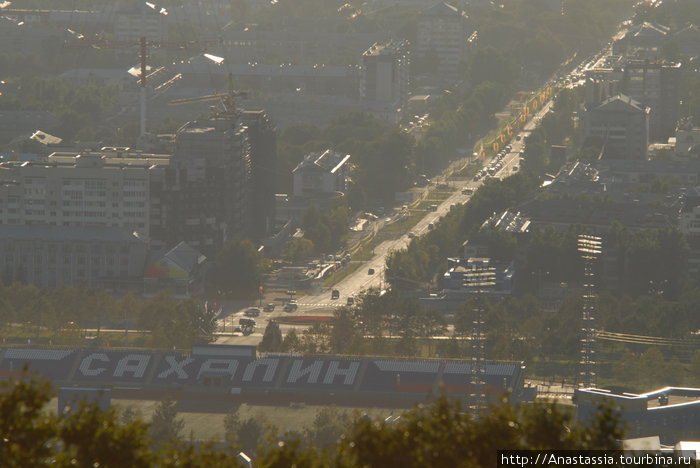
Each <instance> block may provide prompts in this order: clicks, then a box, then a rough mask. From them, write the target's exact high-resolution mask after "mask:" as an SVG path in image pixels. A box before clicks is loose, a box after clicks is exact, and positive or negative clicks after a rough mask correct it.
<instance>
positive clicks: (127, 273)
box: [0, 225, 148, 289]
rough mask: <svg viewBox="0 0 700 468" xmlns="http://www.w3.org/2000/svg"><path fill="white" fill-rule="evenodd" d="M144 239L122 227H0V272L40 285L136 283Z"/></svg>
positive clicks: (126, 285)
mask: <svg viewBox="0 0 700 468" xmlns="http://www.w3.org/2000/svg"><path fill="white" fill-rule="evenodd" d="M147 251H148V245H147V243H146V242H145V241H144V240H143V239H141V238H140V237H139V236H138V234H137V233H135V232H131V231H130V230H129V229H126V228H114V227H103V226H94V227H85V226H82V227H74V226H52V227H50V228H49V227H47V226H40V225H24V226H22V225H0V275H1V278H2V280H3V281H4V282H5V283H11V282H13V281H22V282H25V283H28V284H33V285H35V286H37V287H39V288H44V287H47V288H57V287H60V286H63V285H72V286H77V285H80V284H84V285H86V286H88V287H91V288H111V289H122V288H129V287H140V285H141V284H142V282H143V269H144V267H145V261H146V256H147V255H146V254H147Z"/></svg>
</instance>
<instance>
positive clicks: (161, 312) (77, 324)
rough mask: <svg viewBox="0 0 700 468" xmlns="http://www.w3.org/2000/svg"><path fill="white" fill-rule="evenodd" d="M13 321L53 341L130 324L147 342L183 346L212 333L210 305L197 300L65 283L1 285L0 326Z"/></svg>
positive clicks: (7, 327)
mask: <svg viewBox="0 0 700 468" xmlns="http://www.w3.org/2000/svg"><path fill="white" fill-rule="evenodd" d="M15 324H22V325H24V326H25V327H28V330H27V331H28V334H29V336H32V335H35V336H37V337H38V336H45V335H46V332H47V331H48V332H49V333H50V336H51V337H52V338H51V341H52V342H56V343H57V344H71V345H75V344H78V342H77V341H76V340H79V339H80V333H79V331H80V330H81V329H84V328H96V329H98V330H99V329H100V328H106V327H107V326H110V327H119V328H121V327H125V328H126V327H134V326H139V327H140V328H143V329H146V330H151V333H150V335H148V336H147V337H146V338H141V339H145V343H144V344H146V345H148V346H156V347H168V348H170V347H172V346H177V347H180V348H187V347H189V346H191V345H192V344H194V343H196V342H202V341H204V342H208V341H211V340H212V338H213V333H214V331H215V329H216V322H215V318H214V315H213V311H212V310H207V309H206V308H205V307H204V305H203V304H202V302H201V301H200V300H197V299H186V300H177V299H175V298H173V297H172V295H170V293H169V292H167V291H161V292H159V293H157V294H156V295H155V296H154V297H152V298H151V299H147V300H139V299H136V298H135V297H134V296H133V295H132V294H127V295H125V296H123V297H122V298H121V299H118V300H117V299H115V298H114V297H113V296H112V295H110V294H108V293H106V292H102V291H90V290H87V289H86V288H73V287H70V286H63V287H60V288H57V289H54V290H51V291H50V290H47V289H41V290H40V289H37V288H36V287H35V286H32V285H25V284H22V283H13V284H11V285H9V286H4V285H2V284H0V330H2V329H4V330H5V331H7V332H9V331H11V329H13V328H14V325H15ZM74 330H75V331H78V333H72V331H74Z"/></svg>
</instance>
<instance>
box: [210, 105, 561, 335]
mask: <svg viewBox="0 0 700 468" xmlns="http://www.w3.org/2000/svg"><path fill="white" fill-rule="evenodd" d="M551 106H552V101H549V102H548V103H547V104H546V105H545V106H543V107H542V109H540V110H539V111H538V112H537V114H535V115H534V117H533V118H532V119H531V120H530V121H529V122H528V123H527V124H526V125H525V127H524V128H523V129H522V130H521V132H520V133H519V134H518V136H519V137H520V140H519V141H518V139H517V138H514V139H513V141H512V142H511V146H512V150H511V151H510V152H509V153H508V154H507V155H506V156H505V157H504V159H503V167H502V168H501V170H500V171H498V172H497V173H496V174H495V176H494V177H498V178H504V177H507V176H509V175H511V174H512V173H513V172H514V171H513V166H519V164H520V159H519V158H520V155H519V153H520V151H521V150H522V149H523V147H524V144H525V138H526V137H527V136H528V135H529V133H530V132H531V131H532V130H534V129H535V128H536V127H537V125H539V122H540V120H541V119H542V117H543V116H544V115H545V114H546V113H547V112H549V110H550V109H551ZM490 163H491V159H488V160H485V161H484V167H487V166H488V165H489V164H490ZM516 172H517V171H516ZM482 183H483V179H481V180H479V181H469V182H467V183H463V184H461V185H459V186H453V187H452V188H453V189H454V190H455V192H454V193H453V194H452V195H451V196H450V197H449V198H447V199H446V200H444V201H443V202H440V203H439V204H438V208H437V210H436V211H434V212H433V211H426V212H425V216H424V217H423V219H421V220H420V221H419V222H418V223H417V224H416V225H415V226H413V228H411V231H410V232H412V233H414V234H415V235H416V236H420V235H423V234H425V233H427V232H428V231H429V229H430V228H429V225H430V223H436V222H437V221H438V220H439V219H440V218H442V217H443V216H444V215H445V214H447V213H448V212H449V211H450V206H451V205H452V204H459V203H465V202H466V201H468V200H469V198H470V195H465V194H463V193H462V189H463V188H465V187H469V188H472V189H474V190H476V189H477V188H478V187H479V186H481V184H482ZM399 222H400V221H399ZM409 242H410V238H409V237H408V233H404V234H402V235H401V236H400V237H398V238H396V239H393V240H388V241H384V242H382V243H381V244H379V245H378V246H376V247H375V249H374V256H373V257H372V259H371V260H368V261H366V262H364V263H363V265H362V266H360V268H358V269H357V270H356V271H355V272H353V273H351V274H350V275H348V276H346V277H345V278H343V279H342V280H341V281H340V282H338V283H337V284H336V285H335V286H334V287H333V289H337V290H338V291H339V292H340V298H339V299H336V300H332V299H331V290H330V289H324V290H322V291H321V292H319V293H317V294H312V295H308V296H303V297H299V298H297V300H298V304H299V308H298V310H296V311H294V312H293V315H331V314H332V312H333V309H334V308H335V307H337V306H341V305H345V303H346V300H347V298H348V296H357V295H358V294H359V293H360V292H361V291H364V290H367V289H369V288H380V287H381V288H383V287H384V284H385V281H386V278H385V274H384V269H385V266H386V258H387V256H388V255H389V254H390V253H391V252H393V251H396V250H401V249H405V248H406V247H407V246H408V244H409ZM370 269H372V270H374V273H373V274H369V271H370ZM277 296H283V294H277ZM272 299H273V298H272V297H270V296H268V297H267V298H266V299H265V300H264V301H263V303H267V302H271V300H272ZM240 307H242V306H241V305H240V304H238V307H226V306H225V310H226V311H227V313H226V314H224V315H225V318H223V319H222V320H220V324H222V325H223V324H224V323H225V324H226V330H227V331H231V330H233V329H234V327H236V326H237V325H238V320H239V319H240V318H243V317H244V315H243V311H244V310H245V307H243V308H240ZM286 315H288V314H287V313H285V312H284V311H283V303H282V301H277V307H276V308H275V311H274V312H271V313H267V312H262V313H261V315H260V316H259V317H258V318H256V322H257V326H256V331H255V333H253V334H251V335H249V336H241V335H240V334H238V333H237V334H235V336H221V337H219V339H218V340H217V341H216V342H217V343H222V344H224V343H229V344H250V345H255V344H257V343H259V342H260V339H261V338H262V333H263V332H264V330H265V327H266V326H267V323H268V321H269V320H270V319H274V318H277V317H280V316H286ZM304 327H305V326H302V327H301V328H304ZM280 328H281V329H282V333H283V334H285V333H286V331H287V330H288V329H289V328H290V326H286V325H282V326H281V327H280ZM295 328H297V329H298V328H299V327H295Z"/></svg>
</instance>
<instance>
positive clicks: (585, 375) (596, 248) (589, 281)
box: [576, 234, 602, 388]
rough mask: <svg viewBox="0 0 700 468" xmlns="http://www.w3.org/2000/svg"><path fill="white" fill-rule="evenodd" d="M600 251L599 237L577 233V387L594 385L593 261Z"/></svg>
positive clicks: (596, 258) (595, 296) (594, 305)
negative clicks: (579, 262) (579, 272)
mask: <svg viewBox="0 0 700 468" xmlns="http://www.w3.org/2000/svg"><path fill="white" fill-rule="evenodd" d="M601 251H602V242H601V238H600V237H596V236H588V235H583V234H582V235H579V236H578V252H579V254H581V258H583V262H584V264H583V265H584V266H583V307H582V308H581V338H580V344H581V347H580V354H581V355H580V360H579V369H578V376H577V379H576V384H577V386H578V387H579V388H587V387H595V386H596V377H597V373H596V358H595V335H596V331H595V315H596V314H595V312H596V298H597V295H596V293H595V271H594V267H595V263H596V261H597V260H598V256H599V255H600V254H601Z"/></svg>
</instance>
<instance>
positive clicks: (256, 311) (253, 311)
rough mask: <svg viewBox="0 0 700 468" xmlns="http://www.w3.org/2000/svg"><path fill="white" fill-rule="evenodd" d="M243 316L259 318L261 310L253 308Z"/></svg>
mask: <svg viewBox="0 0 700 468" xmlns="http://www.w3.org/2000/svg"><path fill="white" fill-rule="evenodd" d="M243 315H245V316H246V317H257V316H259V315H260V309H258V308H257V307H252V308H250V309H248V310H246V311H245V312H243Z"/></svg>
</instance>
